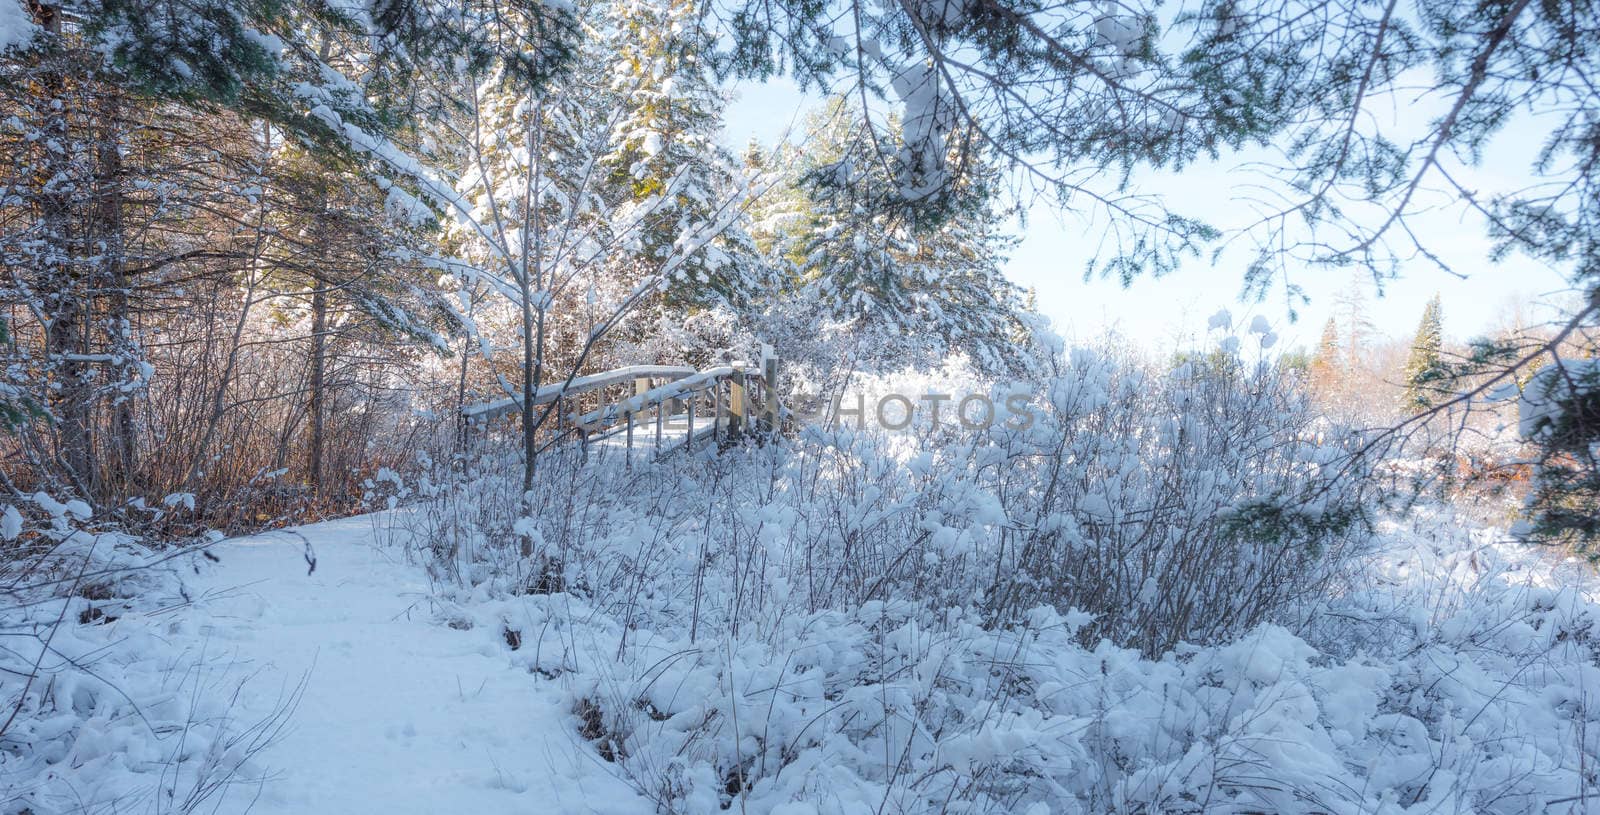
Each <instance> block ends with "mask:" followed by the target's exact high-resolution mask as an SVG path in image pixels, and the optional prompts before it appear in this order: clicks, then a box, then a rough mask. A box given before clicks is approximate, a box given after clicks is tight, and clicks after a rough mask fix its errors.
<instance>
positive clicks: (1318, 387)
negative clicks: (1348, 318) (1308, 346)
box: [1311, 317, 1344, 399]
mask: <svg viewBox="0 0 1600 815" xmlns="http://www.w3.org/2000/svg"><path fill="white" fill-rule="evenodd" d="M1343 381H1344V355H1343V353H1342V352H1341V351H1340V348H1339V323H1338V321H1337V320H1336V319H1335V318H1333V317H1329V318H1328V322H1327V323H1325V324H1323V326H1322V337H1321V339H1319V340H1318V341H1317V350H1316V353H1315V354H1314V355H1312V357H1311V387H1312V389H1313V390H1315V391H1316V392H1317V393H1318V394H1319V395H1321V396H1322V397H1323V398H1324V399H1326V398H1329V397H1332V396H1333V395H1335V394H1337V393H1338V392H1339V386H1340V384H1341V383H1342V382H1343Z"/></svg>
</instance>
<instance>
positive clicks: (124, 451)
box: [92, 88, 144, 503]
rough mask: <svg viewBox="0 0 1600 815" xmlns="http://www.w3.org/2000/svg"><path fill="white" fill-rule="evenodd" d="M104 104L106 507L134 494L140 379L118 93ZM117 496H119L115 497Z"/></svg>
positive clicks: (100, 193) (99, 192) (100, 248)
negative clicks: (109, 383) (108, 395)
mask: <svg viewBox="0 0 1600 815" xmlns="http://www.w3.org/2000/svg"><path fill="white" fill-rule="evenodd" d="M104 98H105V100H106V101H105V104H104V106H103V109H102V111H101V116H100V126H101V132H100V138H99V139H98V141H97V144H96V157H95V207H96V213H95V217H94V218H93V220H92V223H93V224H94V229H95V235H94V240H93V241H92V247H93V249H94V250H95V254H96V256H97V257H98V263H97V265H98V271H97V274H96V280H95V288H97V289H99V288H102V287H103V288H104V289H105V290H106V291H107V293H108V295H109V296H108V297H106V298H105V302H106V314H105V315H104V316H103V317H102V318H101V319H102V322H103V324H104V330H105V334H106V343H107V346H108V348H109V350H110V352H111V353H112V354H113V356H114V359H115V360H117V361H116V362H115V363H108V365H107V373H108V374H109V375H110V378H111V379H112V380H113V381H115V382H116V383H117V384H118V385H119V386H120V387H119V388H118V389H117V390H116V391H114V392H113V395H112V403H111V414H112V415H111V427H110V432H111V437H112V447H113V449H112V458H111V461H110V462H109V465H110V466H109V468H108V469H109V472H108V473H107V476H108V477H107V478H106V479H105V483H104V484H103V485H102V488H101V493H102V494H101V495H100V496H98V497H99V498H100V499H101V500H102V501H105V502H107V503H121V501H120V500H117V499H118V498H119V497H120V498H124V499H125V498H126V497H128V496H129V495H132V494H133V493H134V492H136V491H137V485H136V484H135V483H134V480H135V468H136V465H137V460H136V454H137V439H136V438H135V435H134V434H135V423H134V415H133V405H134V395H135V392H136V383H138V382H141V381H143V379H144V374H143V372H142V371H140V370H139V360H140V359H141V355H140V353H139V349H138V347H137V344H136V342H135V339H134V336H133V323H132V320H131V319H130V317H131V315H130V310H131V309H130V306H129V302H128V281H127V278H126V277H125V275H124V271H125V264H124V260H125V250H126V242H125V238H124V236H123V223H122V183H123V167H122V130H121V104H120V99H119V98H118V95H117V92H116V91H115V90H112V89H109V88H108V89H106V90H105V97H104ZM116 492H120V493H121V495H120V496H118V495H116V494H114V493H116Z"/></svg>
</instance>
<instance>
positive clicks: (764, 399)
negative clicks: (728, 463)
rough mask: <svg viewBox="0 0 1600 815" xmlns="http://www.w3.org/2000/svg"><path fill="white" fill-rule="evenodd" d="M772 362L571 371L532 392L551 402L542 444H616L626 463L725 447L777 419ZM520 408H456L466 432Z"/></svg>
mask: <svg viewBox="0 0 1600 815" xmlns="http://www.w3.org/2000/svg"><path fill="white" fill-rule="evenodd" d="M777 380H778V360H777V358H776V357H774V356H772V354H771V349H770V348H763V353H762V359H761V361H760V362H759V363H749V362H728V363H726V364H723V365H717V366H713V367H710V368H706V369H704V370H699V369H696V368H692V367H688V366H679V365H632V366H628V367H625V368H617V369H615V370H611V371H605V372H602V373H596V374H589V375H586V376H573V377H571V378H569V379H566V380H564V381H561V382H556V383H552V384H549V385H545V386H543V387H541V388H539V389H538V390H537V391H535V392H534V396H533V403H534V404H535V405H551V404H554V405H555V410H554V413H555V425H554V427H553V429H552V432H551V434H550V436H549V437H548V438H547V439H544V440H543V441H542V447H541V449H544V448H548V447H550V446H552V445H555V444H561V443H572V442H576V443H577V444H579V445H581V446H582V449H583V452H584V454H585V455H587V454H588V452H589V450H590V448H591V447H595V446H602V447H607V448H620V449H621V450H622V451H623V454H624V456H625V458H626V461H627V463H628V465H629V466H631V465H632V463H633V458H634V456H635V455H636V454H644V453H648V454H649V455H651V456H654V457H656V458H659V457H661V456H665V455H667V454H669V453H672V452H675V451H679V450H685V451H687V450H693V449H695V448H696V447H697V446H702V445H707V444H717V445H724V444H729V443H733V442H735V441H737V440H739V439H741V438H744V437H748V436H752V435H755V434H761V433H770V432H773V431H774V430H775V429H776V428H777V427H778V426H779V424H780V422H781V421H782V419H783V416H784V410H783V406H782V403H781V402H780V400H779V398H778V391H777V387H776V384H777ZM521 412H522V399H521V397H520V396H511V397H507V398H504V399H499V400H496V401H493V402H484V403H480V404H475V405H468V406H466V407H464V408H462V410H461V413H462V417H463V418H464V419H465V420H466V425H467V428H468V431H469V433H470V434H471V435H472V436H474V437H478V436H482V435H483V434H484V433H485V432H486V431H487V430H488V429H489V428H490V427H492V426H493V425H495V424H498V423H503V422H505V421H506V420H507V419H508V418H509V419H510V420H512V421H515V420H516V419H517V418H518V417H519V416H520V415H521Z"/></svg>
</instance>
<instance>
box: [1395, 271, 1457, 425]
mask: <svg viewBox="0 0 1600 815" xmlns="http://www.w3.org/2000/svg"><path fill="white" fill-rule="evenodd" d="M1443 349H1444V325H1443V322H1442V320H1441V317H1440V313H1439V295H1437V294H1435V295H1434V296H1433V299H1432V300H1429V301H1428V305H1427V306H1425V307H1424V308H1423V309H1422V321H1421V322H1420V323H1419V324H1418V325H1417V336H1416V338H1415V339H1413V340H1412V341H1411V356H1410V358H1409V359H1407V360H1406V390H1405V403H1404V406H1405V408H1406V409H1407V410H1414V411H1422V410H1427V409H1428V408H1430V407H1433V405H1434V403H1435V402H1437V401H1438V397H1439V395H1440V393H1441V392H1442V391H1443V389H1444V385H1445V382H1446V380H1448V378H1449V376H1450V369H1449V367H1448V366H1447V365H1445V363H1444V358H1443V356H1441V353H1442V351H1443Z"/></svg>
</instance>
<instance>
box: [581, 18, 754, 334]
mask: <svg viewBox="0 0 1600 815" xmlns="http://www.w3.org/2000/svg"><path fill="white" fill-rule="evenodd" d="M703 13H704V9H703V8H702V4H701V3H699V2H696V0H669V2H660V3H657V2H641V0H612V2H611V3H610V5H609V6H608V7H607V8H606V13H605V31H606V33H607V37H606V39H605V41H604V42H603V43H601V45H602V46H603V47H604V48H605V49H606V50H605V52H604V53H601V54H595V55H594V56H595V58H596V60H597V61H599V62H604V61H606V59H607V58H608V57H609V62H610V68H611V73H610V77H609V78H610V87H609V89H608V91H609V93H610V94H611V95H612V96H613V99H614V103H615V105H616V107H617V111H618V114H619V120H618V121H617V122H616V124H615V125H614V127H613V134H612V139H611V141H612V143H613V150H612V152H611V153H610V154H609V155H607V156H606V158H605V159H604V161H605V164H606V166H607V167H608V168H609V169H610V171H611V174H612V181H613V183H615V184H617V185H618V187H619V193H620V194H619V195H618V196H617V198H616V199H615V200H616V201H617V204H618V205H619V206H638V205H640V204H642V203H644V202H648V201H651V200H653V199H656V198H658V197H659V198H661V199H663V201H662V204H661V205H658V206H654V207H653V211H652V212H651V214H650V215H649V217H648V218H647V222H646V223H645V224H643V225H642V228H641V229H640V230H639V237H638V241H637V243H636V244H635V245H634V246H632V247H631V248H630V251H628V252H627V253H624V254H622V255H621V256H620V257H619V260H618V262H617V263H616V264H613V269H612V272H613V274H617V275H620V276H622V277H624V278H625V279H631V280H637V279H638V277H639V276H640V275H639V270H640V269H643V270H648V269H651V268H653V267H655V266H657V265H659V264H660V263H661V261H662V260H664V259H666V258H667V257H669V256H670V255H671V254H672V252H673V248H674V246H675V245H676V243H677V242H678V240H679V239H680V238H681V237H683V235H684V234H685V233H686V232H692V231H693V230H694V229H695V228H696V227H697V226H698V225H701V224H705V223H707V222H709V221H712V220H714V219H717V218H719V217H722V216H723V215H724V214H725V213H724V212H723V210H724V207H725V205H726V202H727V201H728V200H729V198H730V195H729V193H730V192H731V191H732V190H733V189H734V188H735V187H737V186H738V183H739V182H738V179H737V178H736V177H735V168H736V167H737V165H738V162H737V160H736V159H735V157H734V156H733V155H732V154H731V153H730V152H729V151H727V150H726V149H725V148H723V147H722V146H721V144H720V143H719V141H718V136H719V131H720V130H721V127H722V112H723V108H724V107H725V104H726V99H725V96H724V92H723V91H722V90H721V89H720V88H719V87H718V86H717V81H716V77H715V76H714V75H713V73H712V71H711V63H710V56H711V54H712V52H713V50H714V47H715V44H716V42H715V35H714V33H713V32H712V31H710V30H709V29H707V28H706V27H705V26H704V25H703V24H702V18H703ZM587 101H589V102H590V103H591V104H592V103H593V101H594V100H587ZM629 266H634V267H639V268H636V269H633V270H631V271H630V269H629V268H628V267H629ZM759 271H760V269H759V255H758V253H757V252H756V250H755V246H754V244H753V243H752V241H751V239H750V237H749V235H748V234H746V233H745V232H744V230H742V229H740V228H737V226H735V227H734V228H730V229H727V230H723V231H721V232H720V233H719V234H718V235H717V237H716V238H715V239H714V240H713V241H712V243H711V245H709V246H707V247H706V248H705V250H704V251H700V252H696V253H695V254H694V255H693V256H691V257H688V258H686V259H685V260H684V261H683V262H681V263H679V264H677V267H676V269H675V270H674V272H673V274H672V276H671V278H670V279H669V281H668V284H667V289H666V291H665V292H664V295H665V296H664V297H663V298H661V299H660V301H658V302H657V303H656V304H655V306H656V309H655V310H656V311H660V310H661V309H662V308H667V309H679V308H695V307H704V306H708V305H712V304H718V303H721V304H734V305H737V304H742V303H744V302H747V301H748V300H749V299H750V298H751V297H752V296H753V295H754V293H755V290H756V289H757V288H758V286H759V283H758V281H757V280H756V277H757V276H758V274H759ZM646 273H648V272H646Z"/></svg>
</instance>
